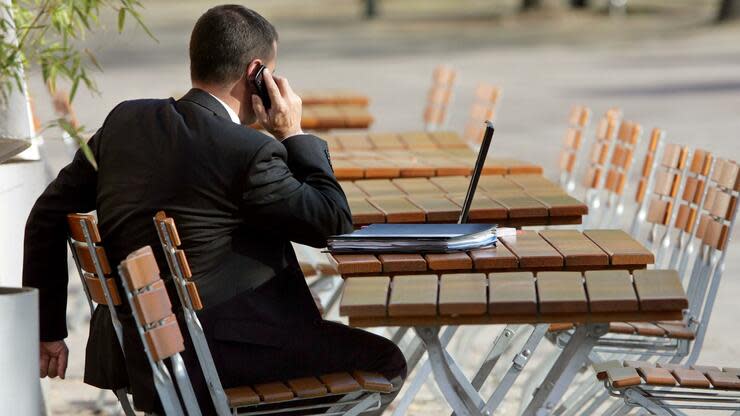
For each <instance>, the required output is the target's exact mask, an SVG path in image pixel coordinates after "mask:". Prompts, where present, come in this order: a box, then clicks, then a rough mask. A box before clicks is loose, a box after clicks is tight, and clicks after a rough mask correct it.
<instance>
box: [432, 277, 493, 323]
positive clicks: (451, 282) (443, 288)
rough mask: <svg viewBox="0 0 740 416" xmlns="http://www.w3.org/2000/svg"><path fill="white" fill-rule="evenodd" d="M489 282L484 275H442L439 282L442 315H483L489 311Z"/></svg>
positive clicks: (440, 312)
mask: <svg viewBox="0 0 740 416" xmlns="http://www.w3.org/2000/svg"><path fill="white" fill-rule="evenodd" d="M487 286H488V280H487V278H486V275H485V274H483V273H463V274H447V275H442V276H441V277H440V281H439V314H440V315H483V314H485V313H486V311H487V309H488V305H487V302H488V297H487V296H486V294H487Z"/></svg>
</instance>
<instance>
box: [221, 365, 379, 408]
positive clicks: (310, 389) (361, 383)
mask: <svg viewBox="0 0 740 416" xmlns="http://www.w3.org/2000/svg"><path fill="white" fill-rule="evenodd" d="M392 389H393V385H392V384H391V382H390V381H388V379H386V378H385V377H383V376H382V375H380V374H377V373H370V372H366V371H353V372H351V374H350V373H349V372H348V373H331V374H325V375H321V376H318V377H301V378H296V379H292V380H287V381H285V382H282V381H276V382H269V383H260V384H254V385H250V386H240V387H232V388H228V389H225V392H226V397H227V398H228V400H229V406H231V407H232V408H238V407H247V406H256V405H261V404H276V403H277V404H279V403H285V404H288V403H290V404H292V403H291V402H292V401H294V399H312V398H321V397H327V396H333V395H341V394H347V393H352V392H358V391H365V392H372V393H390V392H391V390H392Z"/></svg>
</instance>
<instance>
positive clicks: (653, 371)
mask: <svg viewBox="0 0 740 416" xmlns="http://www.w3.org/2000/svg"><path fill="white" fill-rule="evenodd" d="M637 372H638V373H640V375H641V376H642V378H644V379H645V382H646V383H647V384H650V385H652V386H675V385H676V384H678V382H677V381H676V379H675V378H674V377H673V374H672V373H671V372H670V371H668V370H666V369H665V368H657V367H637Z"/></svg>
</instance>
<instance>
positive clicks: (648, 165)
mask: <svg viewBox="0 0 740 416" xmlns="http://www.w3.org/2000/svg"><path fill="white" fill-rule="evenodd" d="M664 137H665V132H664V131H663V130H661V129H659V128H654V129H653V131H652V132H651V133H650V140H649V142H648V147H647V150H646V152H645V156H644V158H643V160H642V168H641V169H640V176H639V178H638V180H637V185H636V186H635V204H636V210H635V215H634V216H633V219H632V224H631V225H630V234H631V235H632V236H633V237H637V234H638V231H639V228H640V224H641V223H642V222H644V221H645V218H646V217H647V200H646V199H645V195H647V194H648V193H649V190H650V189H652V180H653V171H654V170H655V167H656V165H657V164H658V154H660V153H659V152H661V151H662V149H663V138H664Z"/></svg>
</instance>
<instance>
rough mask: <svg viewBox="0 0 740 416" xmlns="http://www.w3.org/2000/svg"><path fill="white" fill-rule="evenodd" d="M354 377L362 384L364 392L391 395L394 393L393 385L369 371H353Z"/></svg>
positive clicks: (379, 375)
mask: <svg viewBox="0 0 740 416" xmlns="http://www.w3.org/2000/svg"><path fill="white" fill-rule="evenodd" d="M352 376H353V377H354V378H355V380H357V382H358V383H360V386H362V388H363V389H364V390H367V391H374V392H379V393H390V392H391V391H393V384H392V383H391V382H390V381H388V379H387V378H385V377H383V376H382V375H381V374H378V373H370V372H367V371H353V372H352Z"/></svg>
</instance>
